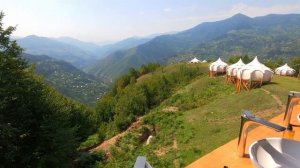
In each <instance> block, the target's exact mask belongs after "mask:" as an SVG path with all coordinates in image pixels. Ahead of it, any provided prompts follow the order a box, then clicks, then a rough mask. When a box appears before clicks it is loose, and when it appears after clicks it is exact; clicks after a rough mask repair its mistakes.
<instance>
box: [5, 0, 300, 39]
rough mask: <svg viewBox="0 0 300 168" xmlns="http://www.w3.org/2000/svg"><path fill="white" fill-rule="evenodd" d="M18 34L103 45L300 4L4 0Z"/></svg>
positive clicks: (285, 0) (292, 0)
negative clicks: (65, 38)
mask: <svg viewBox="0 0 300 168" xmlns="http://www.w3.org/2000/svg"><path fill="white" fill-rule="evenodd" d="M0 4H1V5H0V10H2V11H3V12H4V13H5V15H6V16H5V18H4V25H5V26H8V25H18V26H17V31H16V32H15V33H14V35H15V36H27V35H31V34H36V35H39V36H47V37H59V36H70V37H74V38H77V39H80V40H83V41H92V42H101V41H110V40H120V39H124V38H127V37H131V36H147V35H150V34H156V33H164V32H172V31H181V30H185V29H188V28H191V27H193V26H195V25H197V24H200V23H202V22H207V21H216V20H222V19H225V18H228V17H230V16H232V15H234V14H236V13H243V14H246V15H248V16H250V17H255V16H263V15H266V14H270V13H277V14H286V13H300V1H299V0H252V1H250V0H249V1H237V0H206V1H205V0H0Z"/></svg>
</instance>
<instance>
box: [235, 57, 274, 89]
mask: <svg viewBox="0 0 300 168" xmlns="http://www.w3.org/2000/svg"><path fill="white" fill-rule="evenodd" d="M272 76H273V71H272V70H271V69H270V68H268V67H266V66H265V65H264V64H262V63H260V62H259V61H258V59H257V57H255V58H254V59H253V60H252V61H251V62H250V63H249V64H247V65H245V66H243V67H242V68H240V69H239V70H238V71H237V79H238V81H237V83H236V90H237V92H240V90H241V87H244V88H245V89H246V90H250V89H251V88H252V87H255V86H261V85H262V84H263V83H267V82H270V81H271V79H272Z"/></svg>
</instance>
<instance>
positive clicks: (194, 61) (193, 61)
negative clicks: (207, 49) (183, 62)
mask: <svg viewBox="0 0 300 168" xmlns="http://www.w3.org/2000/svg"><path fill="white" fill-rule="evenodd" d="M199 62H201V61H200V60H198V59H197V58H196V57H195V58H194V59H192V60H191V61H190V63H199Z"/></svg>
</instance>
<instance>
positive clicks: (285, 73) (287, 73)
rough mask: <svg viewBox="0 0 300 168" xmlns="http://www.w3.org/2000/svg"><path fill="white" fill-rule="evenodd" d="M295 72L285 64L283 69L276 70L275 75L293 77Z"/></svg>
mask: <svg viewBox="0 0 300 168" xmlns="http://www.w3.org/2000/svg"><path fill="white" fill-rule="evenodd" d="M295 72H296V71H295V70H294V69H293V68H291V67H289V66H288V65H287V64H284V65H283V66H281V67H278V68H276V69H275V74H277V75H283V76H293V75H294V74H295Z"/></svg>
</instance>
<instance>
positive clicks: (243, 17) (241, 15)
mask: <svg viewBox="0 0 300 168" xmlns="http://www.w3.org/2000/svg"><path fill="white" fill-rule="evenodd" d="M233 18H234V19H250V17H249V16H247V15H244V14H242V13H237V14H235V15H233V16H232V17H231V19H233Z"/></svg>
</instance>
